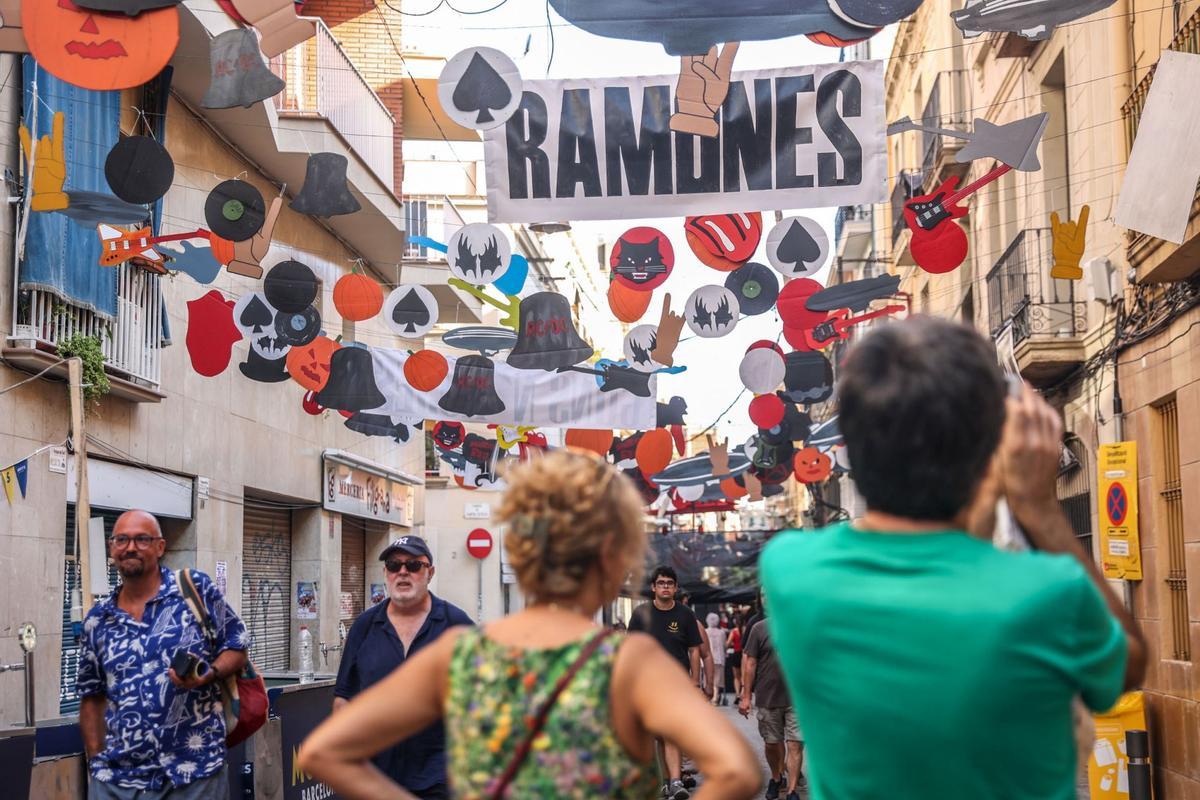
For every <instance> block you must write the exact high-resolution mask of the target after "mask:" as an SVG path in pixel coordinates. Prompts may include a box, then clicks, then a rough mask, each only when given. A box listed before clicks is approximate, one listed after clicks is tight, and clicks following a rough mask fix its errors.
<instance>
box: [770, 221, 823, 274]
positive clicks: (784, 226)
mask: <svg viewBox="0 0 1200 800" xmlns="http://www.w3.org/2000/svg"><path fill="white" fill-rule="evenodd" d="M830 253H831V249H830V247H829V236H828V235H827V234H826V233H825V229H824V228H822V227H821V225H820V223H818V222H817V221H816V220H814V219H809V218H808V217H784V218H783V220H782V221H781V222H778V223H776V225H775V227H774V228H771V232H770V233H769V234H767V261H769V262H770V264H771V266H772V267H774V268H775V271H776V272H778V273H779V274H780V275H782V276H783V277H785V278H807V277H809V276H811V275H813V274H815V273H816V272H818V271H819V270H820V269H821V268H822V267H824V266H825V265H826V264H827V263H828V262H829V255H830Z"/></svg>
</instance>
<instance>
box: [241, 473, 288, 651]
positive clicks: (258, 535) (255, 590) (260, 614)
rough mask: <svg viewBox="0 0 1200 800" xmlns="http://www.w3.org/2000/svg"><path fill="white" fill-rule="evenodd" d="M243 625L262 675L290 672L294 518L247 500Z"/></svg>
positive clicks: (243, 523)
mask: <svg viewBox="0 0 1200 800" xmlns="http://www.w3.org/2000/svg"><path fill="white" fill-rule="evenodd" d="M242 535H243V541H242V607H241V609H240V611H241V616H242V620H243V621H244V622H245V623H246V628H247V629H248V630H249V632H250V636H251V642H252V644H251V650H250V656H251V658H253V659H254V663H255V665H256V666H257V667H258V668H259V669H260V670H272V671H286V670H287V669H288V667H289V662H290V657H289V656H290V653H291V641H292V639H291V637H292V594H291V585H292V513H291V511H289V510H287V509H280V508H276V507H273V506H271V505H268V504H265V503H264V502H261V501H260V502H256V501H255V500H254V499H253V498H250V497H247V498H246V503H245V506H244V507H243V509H242Z"/></svg>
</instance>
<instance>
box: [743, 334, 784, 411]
mask: <svg viewBox="0 0 1200 800" xmlns="http://www.w3.org/2000/svg"><path fill="white" fill-rule="evenodd" d="M786 372H787V363H786V362H785V361H784V358H783V356H781V355H780V354H779V353H778V352H777V351H775V350H772V349H769V348H766V347H759V348H756V349H753V350H750V351H749V352H747V353H746V355H744V356H742V363H741V364H739V365H738V377H739V378H741V379H742V385H743V386H745V387H746V388H747V389H749V390H750V391H751V392H754V393H755V394H767V393H768V392H773V391H775V387H776V386H778V385H779V384H781V383H783V378H784V375H785V374H786ZM760 427H762V426H760ZM766 427H768V428H769V427H771V426H770V425H768V426H766Z"/></svg>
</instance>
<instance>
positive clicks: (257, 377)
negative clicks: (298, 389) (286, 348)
mask: <svg viewBox="0 0 1200 800" xmlns="http://www.w3.org/2000/svg"><path fill="white" fill-rule="evenodd" d="M238 369H240V370H241V371H242V374H243V375H245V376H246V377H247V378H249V379H250V380H252V381H258V382H259V383H283V382H284V381H287V380H291V378H292V376H291V375H289V374H288V372H287V359H286V358H263V357H262V356H261V355H259V354H258V351H257V350H255V349H254V348H250V351H249V352H248V353H247V354H246V360H245V361H243V362H242V363H241V364H238Z"/></svg>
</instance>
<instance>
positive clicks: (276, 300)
mask: <svg viewBox="0 0 1200 800" xmlns="http://www.w3.org/2000/svg"><path fill="white" fill-rule="evenodd" d="M319 289H320V283H319V282H318V281H317V276H316V275H314V274H313V271H312V270H311V269H309V268H308V267H307V266H306V265H304V264H301V263H300V262H299V261H292V260H290V259H289V260H288V261H281V262H279V263H278V264H276V265H275V266H273V267H271V270H270V271H269V272H268V273H267V276H266V277H265V278H263V294H264V295H266V297H267V302H268V303H270V304H271V305H273V306H274V307H275V308H276V310H278V311H288V312H291V313H293V314H296V313H299V312H301V311H303V310H304V309H306V308H308V307H309V306H310V305H312V304H313V301H314V300H316V299H317V291H318V290H319Z"/></svg>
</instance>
